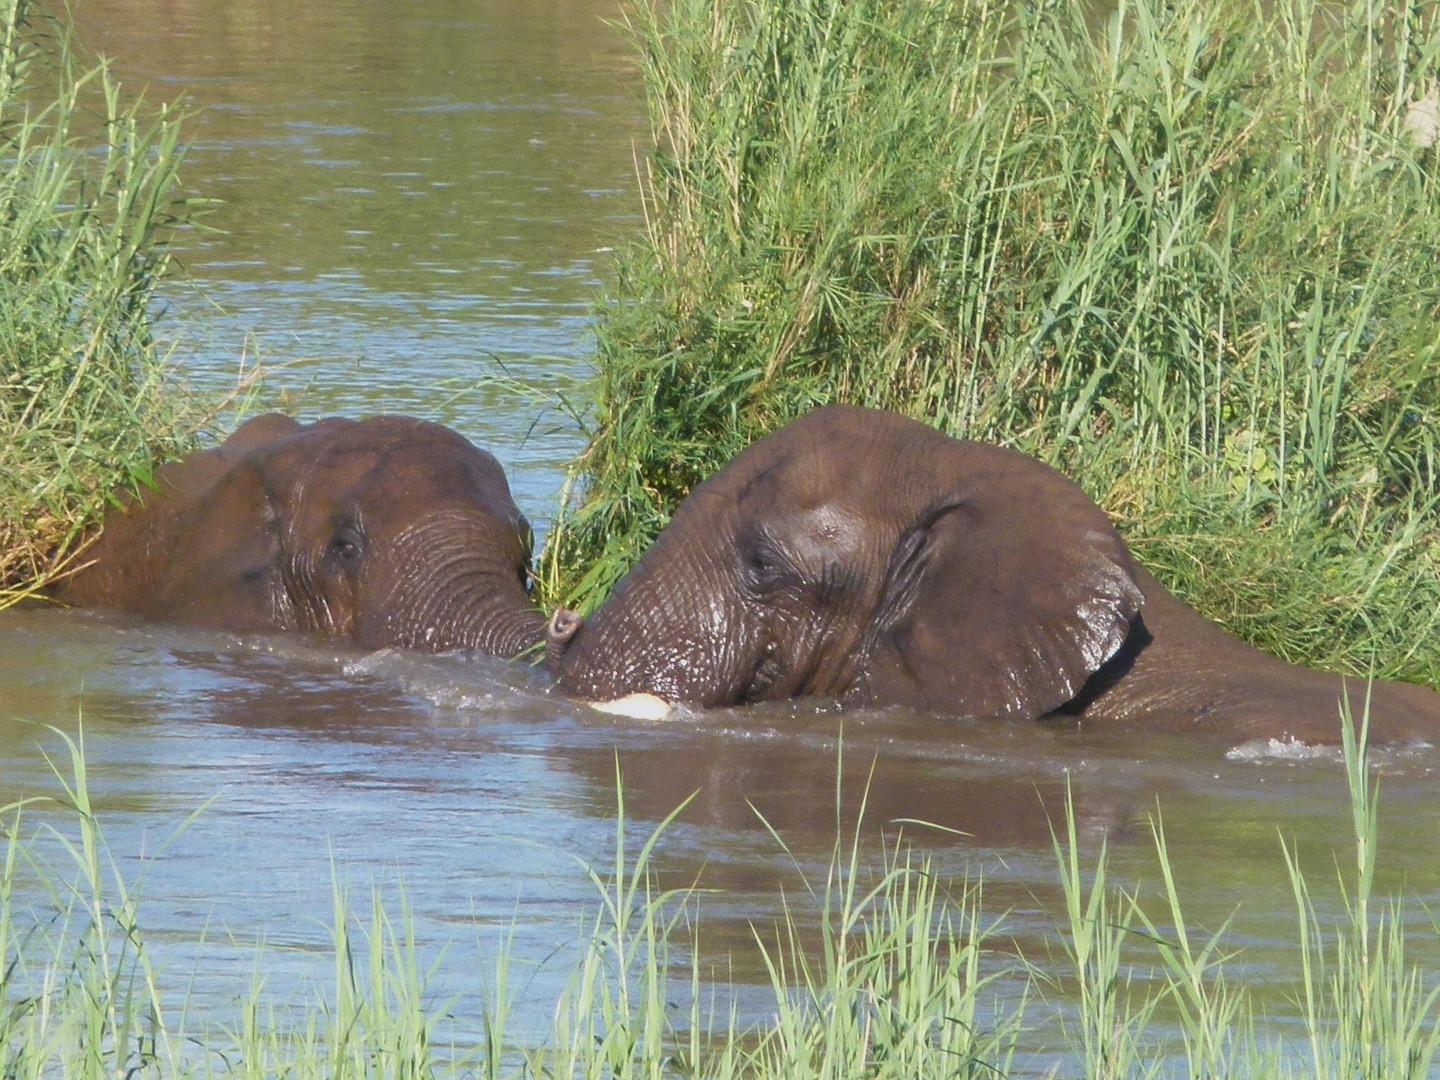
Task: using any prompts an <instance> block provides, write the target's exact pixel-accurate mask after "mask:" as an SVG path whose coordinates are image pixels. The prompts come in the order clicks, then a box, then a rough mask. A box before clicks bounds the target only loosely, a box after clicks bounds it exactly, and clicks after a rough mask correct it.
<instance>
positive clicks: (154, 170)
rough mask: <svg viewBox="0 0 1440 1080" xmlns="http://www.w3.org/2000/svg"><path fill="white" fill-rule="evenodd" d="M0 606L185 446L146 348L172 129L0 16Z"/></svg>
mask: <svg viewBox="0 0 1440 1080" xmlns="http://www.w3.org/2000/svg"><path fill="white" fill-rule="evenodd" d="M0 139H3V150H0V155H3V160H4V167H3V169H0V312H3V313H4V314H3V317H0V607H3V606H6V605H7V604H9V603H12V602H14V601H15V600H17V599H19V598H20V597H21V596H24V595H27V594H29V593H31V592H33V591H34V590H35V589H37V588H39V587H41V586H42V585H43V584H44V583H45V582H46V581H47V580H48V579H49V578H50V577H51V576H52V575H53V574H55V573H56V572H57V571H60V570H62V569H63V567H64V566H65V564H66V561H67V559H68V558H69V557H71V556H72V555H73V553H74V550H75V544H76V542H77V541H78V540H79V539H80V538H81V536H82V534H83V532H84V530H85V529H86V528H87V527H88V526H89V525H90V524H92V523H93V522H95V521H97V520H98V518H99V516H100V514H101V513H102V512H103V510H104V508H105V506H106V505H108V503H109V501H110V500H111V499H113V498H114V497H115V492H117V491H121V490H125V489H127V488H128V489H134V488H136V487H137V486H139V485H141V484H144V483H146V482H147V481H148V479H149V477H150V475H151V472H152V470H153V469H154V467H155V466H156V465H157V464H159V463H160V462H162V461H164V460H167V459H169V458H172V457H175V456H178V455H179V454H180V453H181V452H182V451H183V450H184V449H186V448H188V447H189V446H191V445H192V444H193V439H194V436H195V431H196V428H197V425H198V424H199V416H200V410H199V408H198V407H197V406H196V405H195V404H194V403H192V402H191V401H190V400H189V399H188V398H187V397H186V396H185V394H184V393H183V392H182V389H181V387H180V386H179V385H178V383H177V381H176V380H174V379H172V378H171V377H170V373H169V370H168V364H167V360H168V357H167V356H166V355H165V352H164V350H163V349H162V348H161V347H160V346H159V345H157V343H156V340H155V335H154V330H153V326H154V311H153V302H154V299H155V290H156V287H157V285H158V283H159V282H160V280H161V279H162V278H163V277H164V276H165V274H166V272H167V270H168V269H169V253H168V243H169V239H170V237H171V236H172V235H173V233H174V231H175V230H176V229H177V228H180V227H182V226H183V225H184V224H185V223H186V222H187V221H188V220H189V219H190V218H191V216H192V215H193V212H194V210H195V209H196V204H194V203H192V202H189V201H187V200H186V198H185V197H184V196H183V194H182V193H181V191H180V188H179V181H178V175H177V170H178V169H179V165H180V160H181V156H182V147H181V142H180V115H179V113H178V112H177V111H176V110H175V109H173V108H168V107H166V106H163V105H152V104H149V103H144V102H138V101H126V100H124V99H123V98H122V95H121V94H120V92H119V89H118V87H117V86H116V84H115V83H114V81H113V80H112V79H111V77H110V73H109V71H108V69H107V68H106V67H105V66H103V65H97V66H90V65H87V63H86V62H85V61H84V60H83V59H82V56H81V54H80V52H79V51H78V47H77V46H76V45H74V44H73V43H72V42H71V41H70V39H69V29H68V25H67V24H66V23H65V22H64V21H61V20H58V19H54V18H51V17H50V16H49V15H48V14H46V13H45V12H43V11H42V9H41V8H40V7H39V6H38V5H35V4H32V3H30V2H29V0H3V2H0Z"/></svg>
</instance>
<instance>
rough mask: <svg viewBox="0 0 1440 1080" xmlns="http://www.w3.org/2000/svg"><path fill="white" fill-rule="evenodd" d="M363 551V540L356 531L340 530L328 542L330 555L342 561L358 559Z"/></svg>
mask: <svg viewBox="0 0 1440 1080" xmlns="http://www.w3.org/2000/svg"><path fill="white" fill-rule="evenodd" d="M364 550H365V538H364V537H363V536H362V535H361V533H360V531H359V530H358V529H354V528H349V527H347V528H344V529H341V530H340V531H339V532H337V533H336V534H335V536H334V539H332V540H331V541H330V554H331V555H334V556H335V557H336V558H338V559H341V560H344V561H349V560H351V559H355V558H358V557H359V556H360V554H361V553H362V552H363V551H364Z"/></svg>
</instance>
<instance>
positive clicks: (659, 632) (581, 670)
mask: <svg viewBox="0 0 1440 1080" xmlns="http://www.w3.org/2000/svg"><path fill="white" fill-rule="evenodd" d="M683 549H684V545H681V544H672V545H671V546H670V550H669V551H668V552H666V553H660V554H664V555H665V557H666V558H667V559H668V560H669V562H667V564H666V565H665V566H664V568H663V572H660V571H657V569H656V567H655V566H654V565H653V564H654V562H655V560H656V559H657V558H659V557H660V556H659V555H658V554H657V553H656V551H655V550H654V549H652V550H651V551H650V552H647V553H646V555H645V556H643V557H642V558H641V559H640V561H639V562H638V563H636V565H635V566H634V567H633V568H632V569H631V571H630V573H629V574H628V575H627V576H626V578H625V580H624V581H623V582H621V584H620V585H619V586H618V587H617V588H616V590H615V592H614V593H613V594H612V595H611V596H610V598H609V599H608V600H607V601H606V602H605V603H604V604H603V605H602V606H601V607H600V609H599V610H598V611H596V612H595V613H594V615H593V616H592V617H591V618H590V619H588V620H586V619H582V618H581V617H580V616H579V615H577V614H575V613H574V612H570V611H566V610H564V609H561V610H559V611H557V612H556V613H555V615H554V616H553V617H552V618H551V620H550V624H549V627H548V628H547V631H546V663H547V666H548V667H549V668H550V671H551V673H552V674H553V675H554V676H555V679H556V684H557V686H558V687H559V689H560V690H561V691H562V692H564V693H565V694H568V695H570V696H571V697H578V698H583V699H586V700H591V701H608V700H613V699H616V698H620V697H624V696H626V695H628V694H642V693H643V694H654V695H656V696H657V697H660V698H663V699H664V700H666V701H670V702H677V701H685V702H690V703H692V704H695V705H701V706H715V705H730V704H735V703H737V702H739V701H741V700H743V692H744V688H745V687H746V686H748V684H749V674H750V673H749V671H748V669H747V667H746V663H747V660H746V657H745V652H746V650H745V649H744V648H743V647H742V645H743V643H742V642H739V641H735V640H732V638H731V635H732V634H733V633H734V631H735V627H736V626H737V625H738V620H736V619H734V618H732V617H731V613H729V612H727V611H726V610H724V599H723V597H724V596H725V595H726V591H725V590H724V589H722V588H720V587H718V586H717V585H715V584H713V583H712V581H711V578H712V577H713V574H708V573H706V572H705V571H704V569H703V568H701V567H692V566H690V565H682V564H683V563H684V560H683V559H679V560H677V559H676V558H675V557H674V556H676V552H677V551H678V550H683ZM698 658H704V659H703V662H700V661H699V659H698Z"/></svg>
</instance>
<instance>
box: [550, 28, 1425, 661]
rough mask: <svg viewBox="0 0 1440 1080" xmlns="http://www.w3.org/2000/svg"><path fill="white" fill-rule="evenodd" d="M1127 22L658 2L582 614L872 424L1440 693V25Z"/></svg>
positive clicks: (591, 473) (1251, 620)
mask: <svg viewBox="0 0 1440 1080" xmlns="http://www.w3.org/2000/svg"><path fill="white" fill-rule="evenodd" d="M1099 10H1101V8H1098V7H1097V5H1094V4H1092V3H1088V2H1085V0H1044V2H1040V3H1025V4H1011V3H1002V2H1000V0H993V2H992V0H907V2H905V3H890V2H888V0H798V2H795V3H786V4H772V3H767V2H763V0H713V2H712V0H667V2H665V3H653V2H651V0H636V2H635V3H634V4H633V5H632V6H631V8H630V14H629V16H628V22H629V27H630V30H631V32H632V34H633V39H634V41H635V46H636V51H637V54H638V57H639V61H640V65H641V69H642V72H643V75H644V79H645V86H646V91H647V99H648V103H649V110H650V119H651V125H652V129H653V134H654V146H655V149H654V151H653V152H652V153H651V154H649V155H648V156H647V157H646V158H645V159H644V162H643V168H644V172H643V175H642V178H641V179H642V190H643V194H644V208H645V229H644V232H643V235H641V236H640V237H638V238H637V239H635V240H634V242H632V243H630V244H628V245H626V246H624V247H623V249H622V251H621V253H620V255H619V257H618V263H617V266H616V271H615V278H614V281H613V283H612V285H611V286H610V290H609V295H608V297H607V299H606V300H605V302H604V303H603V304H602V305H601V306H600V307H599V309H598V319H599V323H598V344H599V348H598V365H599V370H598V373H597V376H596V378H595V380H594V384H593V387H592V407H591V411H590V413H589V414H588V418H589V422H590V423H591V425H592V427H591V439H590V443H589V446H588V448H587V449H586V451H585V453H584V455H583V457H582V458H580V459H579V460H578V461H577V462H576V464H575V468H574V474H573V488H572V490H573V493H574V497H573V498H572V499H571V500H570V503H569V505H568V506H567V508H566V512H565V515H563V516H562V518H561V519H560V523H559V525H558V526H557V528H556V529H555V530H554V532H553V533H552V542H551V543H550V544H549V545H548V549H547V551H546V553H545V564H544V567H543V573H542V577H543V579H544V582H545V585H546V588H547V589H548V590H549V591H550V593H551V594H552V595H553V596H554V597H555V598H556V599H557V600H563V601H568V602H570V603H571V604H572V605H575V606H579V607H582V608H588V607H590V606H593V605H595V604H596V603H598V602H600V601H601V600H603V598H604V597H605V596H606V595H607V593H608V590H609V588H610V586H611V584H612V583H613V582H614V581H615V580H616V578H617V577H618V576H619V575H620V574H623V573H624V572H625V570H627V569H628V567H629V566H630V565H631V563H632V562H633V561H634V559H635V557H636V556H637V555H638V554H639V553H640V552H641V551H643V550H644V548H645V547H646V546H647V545H648V544H649V543H650V541H651V540H652V539H653V537H654V536H655V534H656V532H657V531H658V530H659V528H660V527H661V526H662V525H663V524H664V522H665V521H666V520H668V518H669V515H670V514H671V513H672V512H673V511H674V509H675V507H676V505H677V504H678V503H679V501H680V500H681V499H682V498H683V497H684V496H685V494H686V493H687V492H688V491H689V490H690V489H691V488H692V487H693V486H694V485H695V484H697V483H698V482H700V481H701V480H703V479H704V478H705V477H706V476H708V475H710V474H711V473H712V472H713V471H714V470H716V469H718V468H719V467H721V466H722V465H723V464H725V463H726V462H727V461H728V460H729V459H730V458H731V457H732V456H733V455H734V454H735V453H736V452H737V451H738V450H740V449H742V448H743V447H744V446H746V445H748V444H749V443H750V442H752V441H753V440H754V439H755V438H756V437H757V436H759V435H760V434H762V433H764V432H766V431H768V430H772V429H773V428H775V427H776V426H778V425H780V424H782V423H784V422H785V421H787V420H788V419H790V418H792V417H794V416H796V415H798V414H800V413H802V412H804V411H806V410H807V409H809V408H810V407H812V406H813V405H816V404H819V403H823V402H828V401H835V400H843V401H850V402H855V403H859V404H866V405H872V406H879V407H884V408H889V409H894V410H898V411H900V412H904V413H907V414H909V415H912V416H915V417H918V418H921V419H924V420H925V421H926V422H928V423H931V424H933V425H935V426H936V427H939V428H941V429H942V430H945V431H947V432H949V433H951V434H954V435H957V436H964V437H974V438H981V439H986V440H990V441H997V442H1002V443H1007V444H1011V445H1015V446H1018V447H1020V448H1022V449H1024V450H1027V451H1029V452H1031V453H1034V454H1037V455H1038V456H1040V457H1042V458H1044V459H1046V460H1048V461H1051V462H1052V463H1054V464H1056V465H1058V466H1059V467H1061V468H1062V469H1064V470H1065V471H1067V472H1068V473H1070V474H1071V475H1072V476H1074V477H1076V478H1077V479H1078V480H1079V481H1080V482H1081V483H1082V486H1084V487H1085V488H1086V490H1087V491H1088V492H1090V493H1091V494H1092V495H1093V496H1094V497H1095V498H1096V499H1097V500H1098V501H1100V502H1101V503H1102V504H1103V505H1104V506H1105V507H1106V508H1107V509H1108V510H1109V511H1110V512H1111V514H1112V515H1113V516H1114V517H1115V518H1116V520H1117V521H1118V522H1119V523H1120V525H1121V527H1122V529H1123V530H1124V532H1125V534H1126V536H1127V537H1128V539H1129V540H1130V542H1131V543H1132V545H1133V546H1134V547H1135V548H1136V550H1137V551H1138V552H1139V554H1140V555H1141V557H1142V558H1143V559H1144V561H1146V562H1147V563H1148V564H1150V565H1151V566H1153V567H1154V568H1155V569H1156V570H1157V572H1158V573H1159V575H1160V576H1161V577H1162V578H1163V579H1164V580H1166V581H1167V583H1169V584H1170V585H1171V586H1172V587H1173V588H1174V589H1175V591H1177V592H1178V593H1180V594H1181V595H1182V596H1184V597H1186V598H1187V599H1189V600H1191V601H1192V602H1193V603H1194V604H1196V606H1198V607H1199V608H1200V609H1201V610H1202V611H1203V612H1204V613H1205V614H1207V615H1209V616H1211V617H1213V618H1217V619H1220V620H1222V621H1223V622H1225V624H1226V625H1227V626H1229V627H1230V628H1231V629H1234V630H1236V631H1238V632H1240V633H1242V634H1243V635H1244V636H1246V637H1247V638H1249V639H1251V640H1253V641H1256V642H1257V643H1259V644H1261V645H1262V646H1264V647H1267V648H1269V649H1271V650H1272V651H1275V652H1277V653H1279V654H1281V655H1283V656H1285V657H1287V658H1289V659H1292V660H1296V661H1304V662H1308V663H1311V664H1317V665H1323V666H1329V667H1333V668H1338V669H1341V670H1351V671H1358V673H1361V674H1364V673H1366V672H1367V671H1368V670H1369V668H1370V665H1371V663H1372V662H1373V663H1374V664H1376V665H1377V670H1378V673H1380V674H1392V675H1402V676H1409V677H1411V678H1418V679H1420V680H1422V681H1428V682H1429V683H1431V684H1440V633H1436V630H1437V629H1440V621H1437V620H1440V614H1437V613H1440V515H1437V513H1436V506H1437V503H1436V500H1437V491H1440V474H1437V467H1440V455H1437V447H1436V443H1435V432H1436V431H1437V430H1440V334H1437V333H1436V325H1437V318H1440V278H1437V276H1436V274H1435V270H1434V252H1435V251H1436V250H1437V249H1440V184H1437V182H1436V177H1437V172H1436V169H1437V156H1436V155H1437V151H1436V148H1435V147H1434V146H1433V145H1426V144H1425V139H1424V133H1423V132H1421V131H1419V130H1418V129H1417V128H1416V127H1415V124H1414V123H1413V122H1412V121H1413V119H1414V116H1415V115H1418V114H1417V113H1416V111H1415V110H1416V109H1417V108H1420V106H1421V105H1422V104H1423V102H1424V101H1425V100H1427V94H1433V93H1435V92H1436V90H1435V88H1436V85H1437V75H1436V72H1437V66H1440V7H1437V6H1436V5H1433V4H1415V3H1410V2H1404V0H1350V2H1345V0H1338V2H1332V0H1275V2H1268V0H1267V2H1263V3H1261V2H1253V3H1252V2H1251V0H1178V2H1174V3H1171V2H1165V3H1161V2H1158V0H1122V2H1121V3H1120V4H1119V5H1118V11H1117V12H1116V14H1115V15H1114V16H1113V17H1112V18H1109V19H1108V20H1106V19H1103V18H1102V19H1098V20H1097V19H1096V16H1095V13H1096V12H1097V11H1099ZM581 415H582V416H584V415H587V414H586V413H585V412H584V411H583V410H582V411H581Z"/></svg>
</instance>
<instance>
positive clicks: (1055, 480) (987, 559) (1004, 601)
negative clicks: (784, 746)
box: [857, 443, 1145, 718]
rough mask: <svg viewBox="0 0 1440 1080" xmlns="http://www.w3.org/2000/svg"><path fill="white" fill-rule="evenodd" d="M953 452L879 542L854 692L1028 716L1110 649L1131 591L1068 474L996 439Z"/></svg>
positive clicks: (1110, 536) (1114, 546) (1090, 506)
mask: <svg viewBox="0 0 1440 1080" xmlns="http://www.w3.org/2000/svg"><path fill="white" fill-rule="evenodd" d="M953 453H954V460H953V462H952V463H951V464H950V465H947V467H946V470H945V472H946V474H947V475H946V476H945V482H946V483H948V484H949V485H951V486H950V490H949V491H947V492H945V494H944V495H943V496H942V497H941V498H939V499H937V500H935V501H934V502H933V503H932V504H931V505H930V506H928V507H927V508H926V511H925V513H924V514H923V515H922V516H921V518H920V520H919V521H917V522H915V523H914V524H913V525H912V526H911V527H910V528H909V529H907V530H906V531H905V532H904V533H903V534H902V535H901V537H900V540H899V542H898V543H897V545H896V547H895V549H894V551H893V552H892V553H891V557H890V563H889V568H888V570H887V572H886V581H885V588H884V591H883V593H882V598H881V601H880V604H879V607H878V608H877V612H876V617H875V619H874V620H873V622H872V624H871V626H870V628H869V634H868V639H869V640H868V643H867V644H868V648H867V652H868V658H869V659H868V663H867V664H865V666H864V669H863V673H862V679H861V683H860V685H859V687H858V688H857V689H858V691H859V693H858V694H857V696H858V697H860V698H862V699H868V700H869V701H870V702H872V703H874V704H889V703H904V704H910V705H914V706H917V707H922V708H925V707H928V708H932V709H934V710H936V711H939V712H945V713H950V714H952V715H963V716H986V717H1005V718H1016V717H1026V718H1034V717H1038V716H1042V715H1044V714H1045V713H1048V712H1051V711H1053V710H1054V709H1056V708H1058V707H1059V706H1060V705H1063V704H1064V703H1065V702H1067V701H1069V700H1070V699H1071V698H1073V697H1074V696H1075V695H1076V694H1077V693H1078V692H1079V690H1080V688H1081V686H1082V685H1083V684H1084V683H1085V680H1086V679H1087V678H1089V677H1090V676H1091V675H1092V674H1094V673H1095V671H1096V670H1098V669H1099V667H1100V666H1101V665H1102V664H1103V663H1104V662H1105V661H1106V660H1107V659H1109V658H1110V657H1111V656H1112V655H1114V653H1115V652H1116V650H1118V649H1119V648H1120V646H1121V645H1122V644H1123V643H1124V641H1125V637H1126V635H1127V633H1128V632H1129V629H1130V624H1131V620H1132V619H1133V618H1134V617H1135V615H1136V614H1137V613H1138V612H1139V610H1140V607H1141V605H1142V604H1143V603H1144V600H1145V597H1144V594H1143V593H1142V592H1141V590H1140V587H1139V585H1138V584H1137V583H1136V580H1135V571H1134V567H1133V565H1132V563H1131V560H1130V553H1129V551H1128V550H1127V549H1126V547H1125V542H1124V541H1123V540H1122V539H1121V538H1120V536H1119V534H1118V533H1117V532H1116V531H1115V528H1114V526H1113V525H1112V524H1111V523H1110V521H1109V519H1108V518H1107V517H1106V516H1105V512H1104V511H1103V510H1101V509H1100V507H1098V506H1096V505H1095V503H1094V502H1092V501H1091V500H1090V499H1089V498H1088V497H1087V496H1086V495H1085V493H1084V492H1083V491H1081V490H1080V488H1079V487H1078V486H1077V485H1075V484H1074V483H1072V482H1071V481H1070V480H1068V479H1067V478H1066V477H1064V476H1062V475H1061V474H1060V473H1058V472H1056V471H1055V470H1054V469H1052V468H1050V467H1049V466H1048V465H1045V464H1043V463H1041V462H1039V461H1036V460H1034V459H1033V458H1030V457H1027V456H1026V455H1024V454H1020V453H1017V452H1016V451H1013V450H1006V449H1004V448H1002V447H997V446H988V445H985V444H982V443H960V444H957V445H956V446H955V447H954V450H953Z"/></svg>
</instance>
